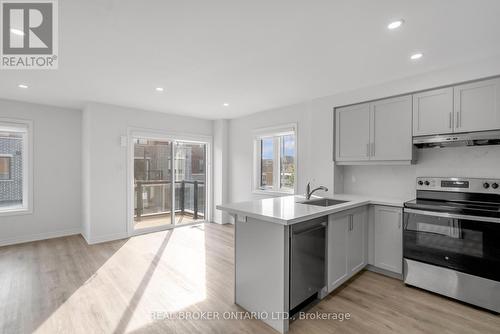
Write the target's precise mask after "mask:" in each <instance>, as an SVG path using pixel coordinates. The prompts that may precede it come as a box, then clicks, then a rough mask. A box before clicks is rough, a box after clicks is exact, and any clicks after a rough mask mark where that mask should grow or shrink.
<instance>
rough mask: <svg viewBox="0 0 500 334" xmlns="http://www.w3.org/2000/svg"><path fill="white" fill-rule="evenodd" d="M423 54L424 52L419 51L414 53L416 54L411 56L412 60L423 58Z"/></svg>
mask: <svg viewBox="0 0 500 334" xmlns="http://www.w3.org/2000/svg"><path fill="white" fill-rule="evenodd" d="M423 56H424V54H423V53H421V52H418V53H414V54H412V55H411V56H410V59H411V60H417V59H420V58H422V57H423Z"/></svg>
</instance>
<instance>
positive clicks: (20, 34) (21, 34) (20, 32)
mask: <svg viewBox="0 0 500 334" xmlns="http://www.w3.org/2000/svg"><path fill="white" fill-rule="evenodd" d="M10 32H11V33H13V34H14V35H17V36H24V31H22V30H19V29H10Z"/></svg>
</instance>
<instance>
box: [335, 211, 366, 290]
mask: <svg viewBox="0 0 500 334" xmlns="http://www.w3.org/2000/svg"><path fill="white" fill-rule="evenodd" d="M367 218H368V211H367V208H366V207H361V208H358V209H353V210H349V211H345V212H341V213H338V214H334V215H331V216H329V218H328V252H327V253H328V257H327V267H328V270H327V281H328V292H331V291H333V290H334V289H335V288H337V287H338V286H339V285H341V284H342V283H344V282H345V281H346V280H348V279H349V278H350V277H352V276H353V275H354V274H356V273H357V272H358V271H359V270H361V269H363V268H364V267H365V266H366V264H367V220H368V219H367Z"/></svg>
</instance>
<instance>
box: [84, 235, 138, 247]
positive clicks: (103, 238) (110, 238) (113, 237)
mask: <svg viewBox="0 0 500 334" xmlns="http://www.w3.org/2000/svg"><path fill="white" fill-rule="evenodd" d="M82 237H83V238H84V239H85V241H87V244H89V245H95V244H100V243H103V242H108V241H115V240H120V239H126V238H128V237H129V236H128V234H127V232H123V233H112V234H106V235H100V236H97V237H94V238H89V237H88V236H85V235H83V233H82Z"/></svg>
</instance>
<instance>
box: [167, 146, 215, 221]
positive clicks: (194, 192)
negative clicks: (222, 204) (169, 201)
mask: <svg viewBox="0 0 500 334" xmlns="http://www.w3.org/2000/svg"><path fill="white" fill-rule="evenodd" d="M206 151H207V149H206V144H203V143H189V142H181V141H178V142H176V143H175V160H174V161H175V163H174V164H175V223H176V224H183V223H193V222H197V221H203V220H205V219H206V218H205V216H206V210H205V205H206V184H207V181H206V178H207V173H206V161H207V159H206V154H207V153H206Z"/></svg>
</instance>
